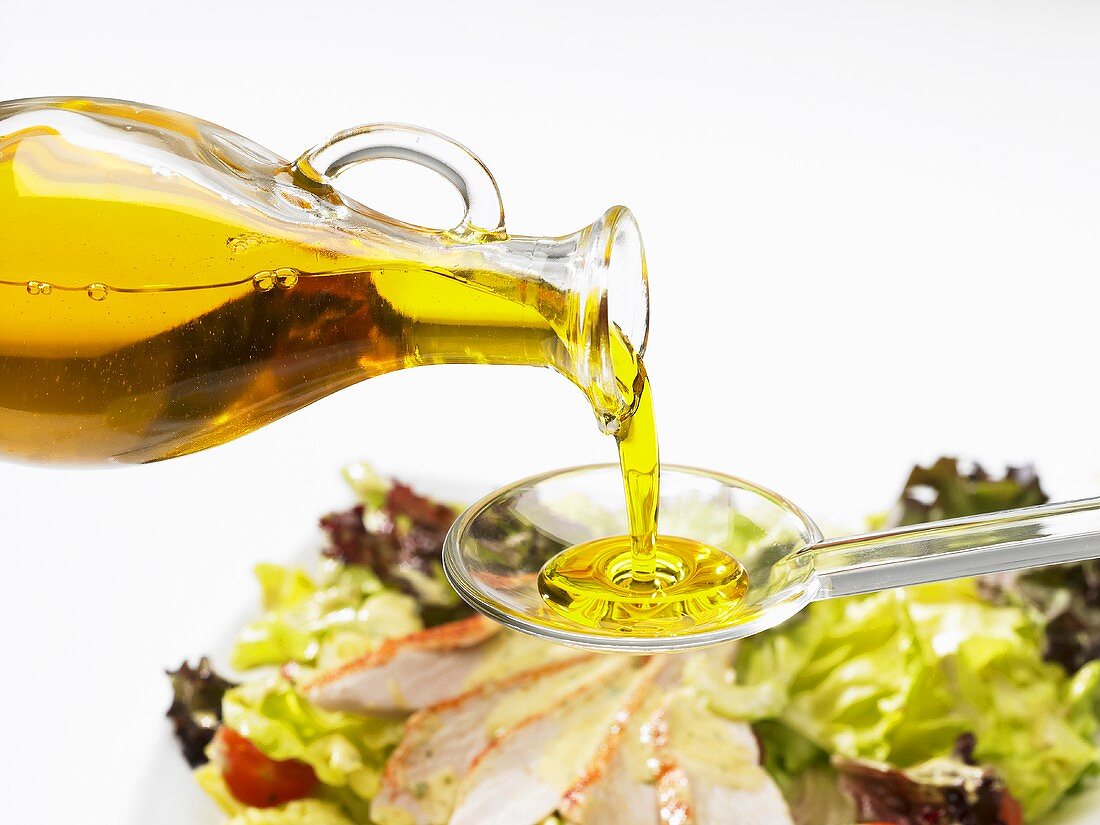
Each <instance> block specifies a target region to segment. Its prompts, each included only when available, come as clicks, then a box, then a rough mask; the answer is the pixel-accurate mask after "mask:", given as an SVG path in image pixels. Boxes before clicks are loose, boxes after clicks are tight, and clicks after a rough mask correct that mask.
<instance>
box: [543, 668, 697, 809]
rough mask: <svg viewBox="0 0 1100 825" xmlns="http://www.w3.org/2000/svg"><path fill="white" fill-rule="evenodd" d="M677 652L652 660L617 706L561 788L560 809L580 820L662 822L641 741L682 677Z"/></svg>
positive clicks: (650, 772)
mask: <svg viewBox="0 0 1100 825" xmlns="http://www.w3.org/2000/svg"><path fill="white" fill-rule="evenodd" d="M680 672H681V662H680V660H679V658H678V657H674V656H662V657H659V658H655V659H652V660H650V662H649V663H648V664H647V665H646V666H645V669H644V670H643V671H642V672H640V673H639V674H638V676H637V678H636V679H635V680H634V683H633V684H632V685H631V689H630V691H628V693H627V696H626V697H625V698H624V700H623V701H622V703H621V704H620V706H619V709H618V711H617V712H616V714H615V715H614V717H613V719H612V720H611V724H610V725H609V726H608V728H607V732H606V733H605V734H604V737H603V741H601V742H600V744H599V746H598V747H597V749H596V752H595V754H594V756H593V758H592V760H591V761H590V762H589V764H588V765H587V767H585V768H584V770H583V771H582V772H581V774H580V776H579V777H578V778H577V779H576V780H575V781H574V782H573V784H572V785H571V786H570V787H569V789H568V790H566V792H565V793H564V794H563V796H562V799H561V802H560V803H559V805H558V813H559V814H560V815H561V816H562V817H563V818H564V819H565V821H566V822H570V823H576V824H577V825H582V824H583V825H659V818H658V800H657V789H656V786H655V784H654V777H653V772H652V770H651V768H650V767H649V765H648V764H647V757H648V753H647V752H646V751H645V749H644V748H643V747H642V742H641V730H642V725H643V723H644V722H645V721H646V720H647V719H648V718H649V717H650V716H651V715H652V713H653V712H655V710H656V709H657V707H659V705H660V702H661V697H662V695H663V692H664V689H665V688H667V687H669V686H672V685H674V684H676V683H678V682H679V679H680Z"/></svg>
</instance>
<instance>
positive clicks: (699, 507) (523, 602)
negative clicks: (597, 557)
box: [443, 464, 821, 653]
mask: <svg viewBox="0 0 1100 825" xmlns="http://www.w3.org/2000/svg"><path fill="white" fill-rule="evenodd" d="M660 513H661V532H662V534H664V535H671V536H685V537H690V538H692V539H695V540H697V541H700V542H703V543H704V544H708V545H710V546H711V547H715V548H718V549H720V550H724V551H725V552H727V553H729V554H730V555H731V556H733V557H734V558H735V559H737V560H738V561H739V562H741V564H742V565H743V566H744V567H745V569H746V571H747V573H748V582H749V586H748V590H747V591H746V593H745V595H744V596H743V597H742V598H741V599H740V600H739V601H738V603H737V604H736V605H735V606H734V608H733V610H732V611H728V612H726V613H725V614H724V615H723V617H722V621H721V623H718V624H716V623H710V624H699V625H696V626H693V627H689V628H686V629H678V630H676V631H669V632H667V633H665V634H663V635H650V633H648V632H647V633H642V632H639V633H636V634H635V633H630V632H624V633H612V632H610V631H603V632H601V631H599V630H594V629H592V628H591V627H588V626H586V625H582V624H579V623H576V622H572V621H570V620H569V619H568V618H567V617H565V616H563V615H561V614H560V613H558V612H557V611H554V610H552V609H551V608H549V607H548V606H547V605H546V604H545V603H544V602H543V598H542V596H541V595H540V594H539V591H538V587H537V577H538V572H539V570H540V569H541V568H542V566H543V564H544V563H545V562H546V561H547V560H549V559H550V558H551V557H553V556H554V555H556V554H557V553H558V552H560V551H561V550H563V549H565V548H566V547H571V546H573V545H576V544H579V543H581V542H584V541H589V540H591V539H597V538H601V537H603V536H613V535H623V534H625V533H627V532H628V527H627V521H626V504H625V501H624V497H623V488H622V476H621V474H620V470H619V467H618V465H616V464H605V465H596V466H589V467H578V468H574V469H569V470H560V471H556V472H552V473H545V474H542V475H538V476H534V477H532V478H528V479H524V480H523V481H519V482H516V483H515V484H512V485H510V486H508V487H505V488H504V489H502V490H499V491H497V492H496V493H493V494H491V495H489V496H486V497H485V498H483V499H482V500H481V501H479V502H477V503H476V504H474V505H473V506H471V507H470V508H469V509H468V510H466V512H465V513H463V514H462V516H461V517H460V518H459V519H458V521H457V522H455V524H454V526H453V527H452V528H451V531H450V534H449V535H448V536H447V540H446V543H445V545H444V551H443V564H444V569H445V570H446V573H447V577H448V579H450V581H451V584H452V585H454V587H455V589H456V590H457V591H458V592H459V594H460V595H461V596H462V597H463V598H464V599H465V600H466V601H467V602H469V603H470V604H471V605H473V607H475V608H476V609H477V610H479V611H480V612H482V613H484V614H485V615H487V616H489V617H490V618H492V619H495V620H496V621H498V622H500V623H501V624H504V625H505V626H507V627H510V628H512V629H514V630H518V631H521V632H523V633H530V634H533V635H536V636H540V637H542V638H546V639H550V640H552V641H556V642H562V643H564V644H569V645H574V646H577V647H584V648H591V649H597V650H605V651H618V652H625V653H656V652H660V651H670V650H683V649H686V648H692V647H702V646H705V645H712V644H717V643H719V642H728V641H732V640H734V639H739V638H741V637H743V636H749V635H751V634H753V633H759V632H760V631H761V630H766V629H768V628H770V627H774V626H775V625H777V624H779V623H781V622H783V621H785V620H786V619H788V618H789V617H791V616H792V615H794V614H795V613H797V612H798V611H799V610H800V609H801V608H802V607H804V606H805V605H806V604H807V603H808V602H809V601H810V600H811V599H813V598H814V596H815V595H816V594H817V592H818V590H819V589H820V582H819V581H818V579H817V577H816V576H815V574H814V570H813V565H812V564H811V563H810V560H809V557H808V556H807V555H806V554H804V553H803V552H802V551H804V550H805V549H806V548H807V547H810V546H811V545H813V544H815V543H817V542H818V541H820V540H821V533H820V531H819V530H818V528H817V525H816V524H814V522H813V521H812V520H811V519H810V517H809V516H807V515H806V514H805V513H804V512H803V511H802V510H801V509H799V508H798V507H797V506H795V505H794V504H792V503H791V502H789V501H787V500H786V499H785V498H783V497H782V496H780V495H778V494H776V493H773V492H771V491H770V490H766V489H764V488H763V487H759V486H757V485H755V484H751V483H749V482H747V481H744V480H742V479H738V478H733V477H732V476H726V475H722V474H721V473H715V472H711V471H709V470H699V469H693V468H690V467H680V466H663V467H662V468H661V498H660Z"/></svg>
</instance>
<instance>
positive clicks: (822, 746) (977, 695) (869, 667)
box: [693, 581, 1100, 818]
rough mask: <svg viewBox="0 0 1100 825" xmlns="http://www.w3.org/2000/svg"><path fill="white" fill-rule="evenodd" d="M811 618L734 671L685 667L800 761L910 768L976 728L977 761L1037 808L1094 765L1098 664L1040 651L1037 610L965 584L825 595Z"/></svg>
mask: <svg viewBox="0 0 1100 825" xmlns="http://www.w3.org/2000/svg"><path fill="white" fill-rule="evenodd" d="M808 614H809V615H808V616H806V618H805V619H804V620H802V621H798V622H795V623H792V624H790V625H788V626H786V627H783V628H780V629H778V630H776V631H773V632H770V633H767V634H762V635H760V636H757V637H754V638H751V639H748V640H746V641H745V642H744V643H742V645H741V647H740V648H739V651H738V654H737V657H736V660H735V662H734V671H733V673H734V674H735V677H736V678H735V679H733V680H731V679H729V678H728V677H727V675H726V674H721V673H714V672H709V673H708V672H700V671H697V672H695V673H694V674H693V677H694V679H695V680H696V683H697V684H698V685H699V686H700V687H702V688H703V689H705V690H706V691H707V692H708V693H709V695H710V697H711V702H712V705H713V707H714V708H715V709H716V710H718V711H719V712H721V713H725V714H727V715H730V716H734V717H738V718H749V719H768V720H772V725H773V727H772V729H771V730H772V736H773V737H775V738H776V739H778V740H780V741H782V740H783V739H788V740H789V741H790V742H795V743H797V742H798V741H799V740H805V742H807V743H809V744H810V745H812V747H811V748H810V749H809V750H808V751H807V752H806V755H805V757H804V759H803V760H802V761H803V763H804V764H805V763H809V762H811V761H812V760H813V759H814V758H815V755H816V754H815V752H814V749H818V750H819V751H820V752H827V753H828V754H833V755H839V756H843V757H848V758H854V759H870V760H875V761H879V762H885V763H890V764H893V765H897V766H900V767H903V768H906V767H911V766H914V765H917V764H919V763H922V762H926V761H928V760H930V759H933V758H935V757H938V756H946V755H948V754H950V753H951V751H952V748H953V745H954V743H955V742H956V740H957V739H958V738H959V737H960V736H962V735H963V734H967V733H973V734H974V735H975V736H976V739H977V747H976V750H975V756H976V758H977V759H978V761H979V762H981V763H984V764H989V765H992V766H993V767H994V768H995V769H996V771H997V773H998V774H999V775H1000V776H1001V777H1002V778H1003V779H1004V781H1005V782H1006V784H1007V786H1008V788H1009V790H1010V791H1011V793H1012V794H1013V796H1014V797H1016V799H1017V800H1018V801H1019V802H1020V804H1021V805H1022V807H1023V810H1024V814H1025V816H1027V817H1028V818H1035V817H1038V816H1040V815H1042V814H1043V813H1045V812H1046V811H1048V810H1050V809H1051V808H1052V807H1053V806H1054V805H1055V804H1056V803H1057V802H1058V800H1059V799H1061V797H1062V796H1063V795H1064V794H1065V793H1066V792H1067V791H1068V790H1069V789H1070V788H1071V787H1073V785H1075V784H1076V783H1077V782H1078V781H1079V780H1080V778H1081V777H1082V776H1083V775H1085V774H1086V772H1088V771H1089V770H1090V769H1091V768H1092V767H1093V765H1094V764H1095V763H1096V760H1097V756H1098V754H1097V748H1096V746H1095V744H1094V741H1093V740H1094V737H1095V735H1096V733H1097V731H1098V729H1100V723H1098V720H1097V716H1096V713H1095V710H1094V707H1095V699H1096V696H1097V685H1098V682H1100V662H1094V663H1092V664H1091V665H1088V666H1086V667H1084V668H1082V669H1081V670H1079V671H1078V672H1077V673H1076V674H1074V675H1073V676H1072V677H1070V676H1067V674H1066V673H1065V671H1063V670H1062V669H1061V668H1060V667H1058V666H1056V665H1053V664H1050V663H1048V662H1045V661H1044V660H1043V650H1042V627H1041V626H1040V625H1039V624H1037V623H1036V622H1035V621H1034V619H1033V618H1032V615H1031V614H1030V613H1029V612H1028V611H1026V610H1023V609H1019V608H1016V607H1008V606H998V605H993V604H990V603H988V602H986V601H984V600H983V599H982V598H981V597H980V595H979V593H978V590H977V587H976V585H975V584H974V583H973V582H970V581H956V582H949V583H943V584H936V585H926V586H923V587H917V588H909V589H906V590H897V591H893V592H886V593H875V594H871V595H868V596H861V597H856V598H850V599H838V600H833V601H825V602H819V603H816V604H814V605H812V606H811V607H810V609H809V611H808ZM788 734H790V735H788ZM804 750H805V749H804ZM796 753H797V751H796ZM793 755H794V754H792V756H793ZM786 767H787V768H789V769H791V770H792V771H797V770H798V769H799V768H800V767H802V765H799V764H790V765H787V766H786Z"/></svg>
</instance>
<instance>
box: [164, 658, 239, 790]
mask: <svg viewBox="0 0 1100 825" xmlns="http://www.w3.org/2000/svg"><path fill="white" fill-rule="evenodd" d="M167 673H168V678H169V679H171V681H172V706H171V707H170V708H168V718H169V719H171V720H172V726H173V728H174V729H175V734H176V738H177V739H178V740H179V744H180V750H182V751H183V757H184V759H186V760H187V762H188V764H190V765H191V767H192V768H196V767H198V766H199V765H202V764H204V763H205V762H207V761H208V760H207V757H206V746H207V745H209V744H210V741H211V740H212V739H213V738H214V734H215V733H216V732H217V730H218V728H219V727H221V724H222V697H223V696H225V692H226V691H227V690H229V689H231V688H234V687H236V685H235V684H234V683H233V682H230V681H229V680H228V679H223V678H222V677H221V676H219V675H218V674H217V673H215V672H214V668H213V666H211V664H210V660H209V659H207V658H206V657H205V656H204V657H202V658H201V659H199V664H198V666H197V667H191V665H190V663H188V662H184V663H183V664H181V665H180V666H179V669H178V670H170V671H168V672H167Z"/></svg>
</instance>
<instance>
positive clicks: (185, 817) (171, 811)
mask: <svg viewBox="0 0 1100 825" xmlns="http://www.w3.org/2000/svg"><path fill="white" fill-rule="evenodd" d="M412 483H413V486H414V487H415V488H416V489H418V490H422V491H424V492H426V493H429V494H431V495H435V496H439V497H441V498H443V499H445V500H448V501H475V500H476V499H478V498H480V497H481V496H482V495H484V494H485V493H486V492H487V491H488V490H490V489H492V485H487V484H476V483H473V482H461V483H459V482H453V481H443V480H439V479H421V480H415V481H413V482H412ZM349 506H350V505H349ZM298 544H299V546H305V547H306V549H304V550H302V551H301V552H299V553H296V554H294V556H293V558H295V559H296V560H297V561H298V563H300V564H302V565H303V566H305V567H307V568H309V567H311V566H312V565H313V564H314V563H315V562H316V559H317V552H318V543H317V540H314V541H312V542H299V543H298ZM256 561H265V559H257V560H256ZM249 596H250V597H251V598H252V599H253V602H252V604H255V603H256V602H255V599H258V597H259V589H258V588H257V589H256V591H255V592H254V593H251V594H249ZM253 615H255V608H254V607H253V608H251V609H249V610H248V611H247V612H245V613H242V615H241V616H238V617H237V621H236V622H234V623H233V624H232V625H230V626H228V627H227V628H226V634H225V636H224V637H223V638H221V639H219V640H216V641H215V642H213V643H212V644H211V645H210V648H209V649H208V650H200V651H181V652H180V656H181V657H182V656H184V655H187V656H189V657H190V658H191V659H192V660H194V659H197V658H198V656H199V655H201V654H203V653H207V654H209V655H211V657H212V658H213V660H214V662H215V664H216V665H219V666H220V667H221V669H222V670H227V668H225V663H226V661H227V660H228V654H229V650H230V647H231V645H232V642H233V638H234V636H235V634H236V633H237V631H238V630H239V629H240V628H241V627H242V626H243V625H244V623H245V622H246V621H248V619H249V617H251V616H253ZM224 819H225V817H224V816H222V815H221V813H220V812H219V811H218V809H217V808H216V807H215V805H214V803H213V802H211V801H210V800H209V799H208V798H207V797H206V796H205V795H204V794H203V793H202V792H201V791H200V790H199V788H198V786H197V785H196V784H195V782H194V780H193V779H192V778H191V773H190V770H189V769H188V767H187V764H186V763H185V762H184V760H183V757H182V756H181V755H180V752H179V749H178V748H177V746H176V741H175V738H174V737H173V736H172V735H171V732H170V730H169V728H168V725H167V723H166V724H165V733H164V736H163V737H162V741H161V742H160V743H159V744H158V746H157V748H156V749H155V751H154V752H153V753H151V754H150V758H149V760H148V778H147V781H146V782H144V783H143V785H142V788H141V790H140V792H139V793H138V804H137V806H136V807H135V809H134V815H133V819H132V822H133V823H134V825H148V823H151V822H155V823H157V825H221V823H222V822H223V821H224ZM596 825H598V823H596ZM1040 825H1100V782H1096V781H1093V782H1091V783H1090V787H1089V789H1088V790H1087V791H1085V792H1083V793H1080V794H1076V795H1074V796H1073V797H1071V798H1070V799H1069V800H1068V801H1067V802H1066V803H1065V804H1063V805H1062V806H1061V807H1060V808H1059V810H1058V811H1057V812H1055V813H1054V814H1053V815H1051V816H1049V817H1046V818H1044V819H1043V820H1042V821H1041V823H1040Z"/></svg>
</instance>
